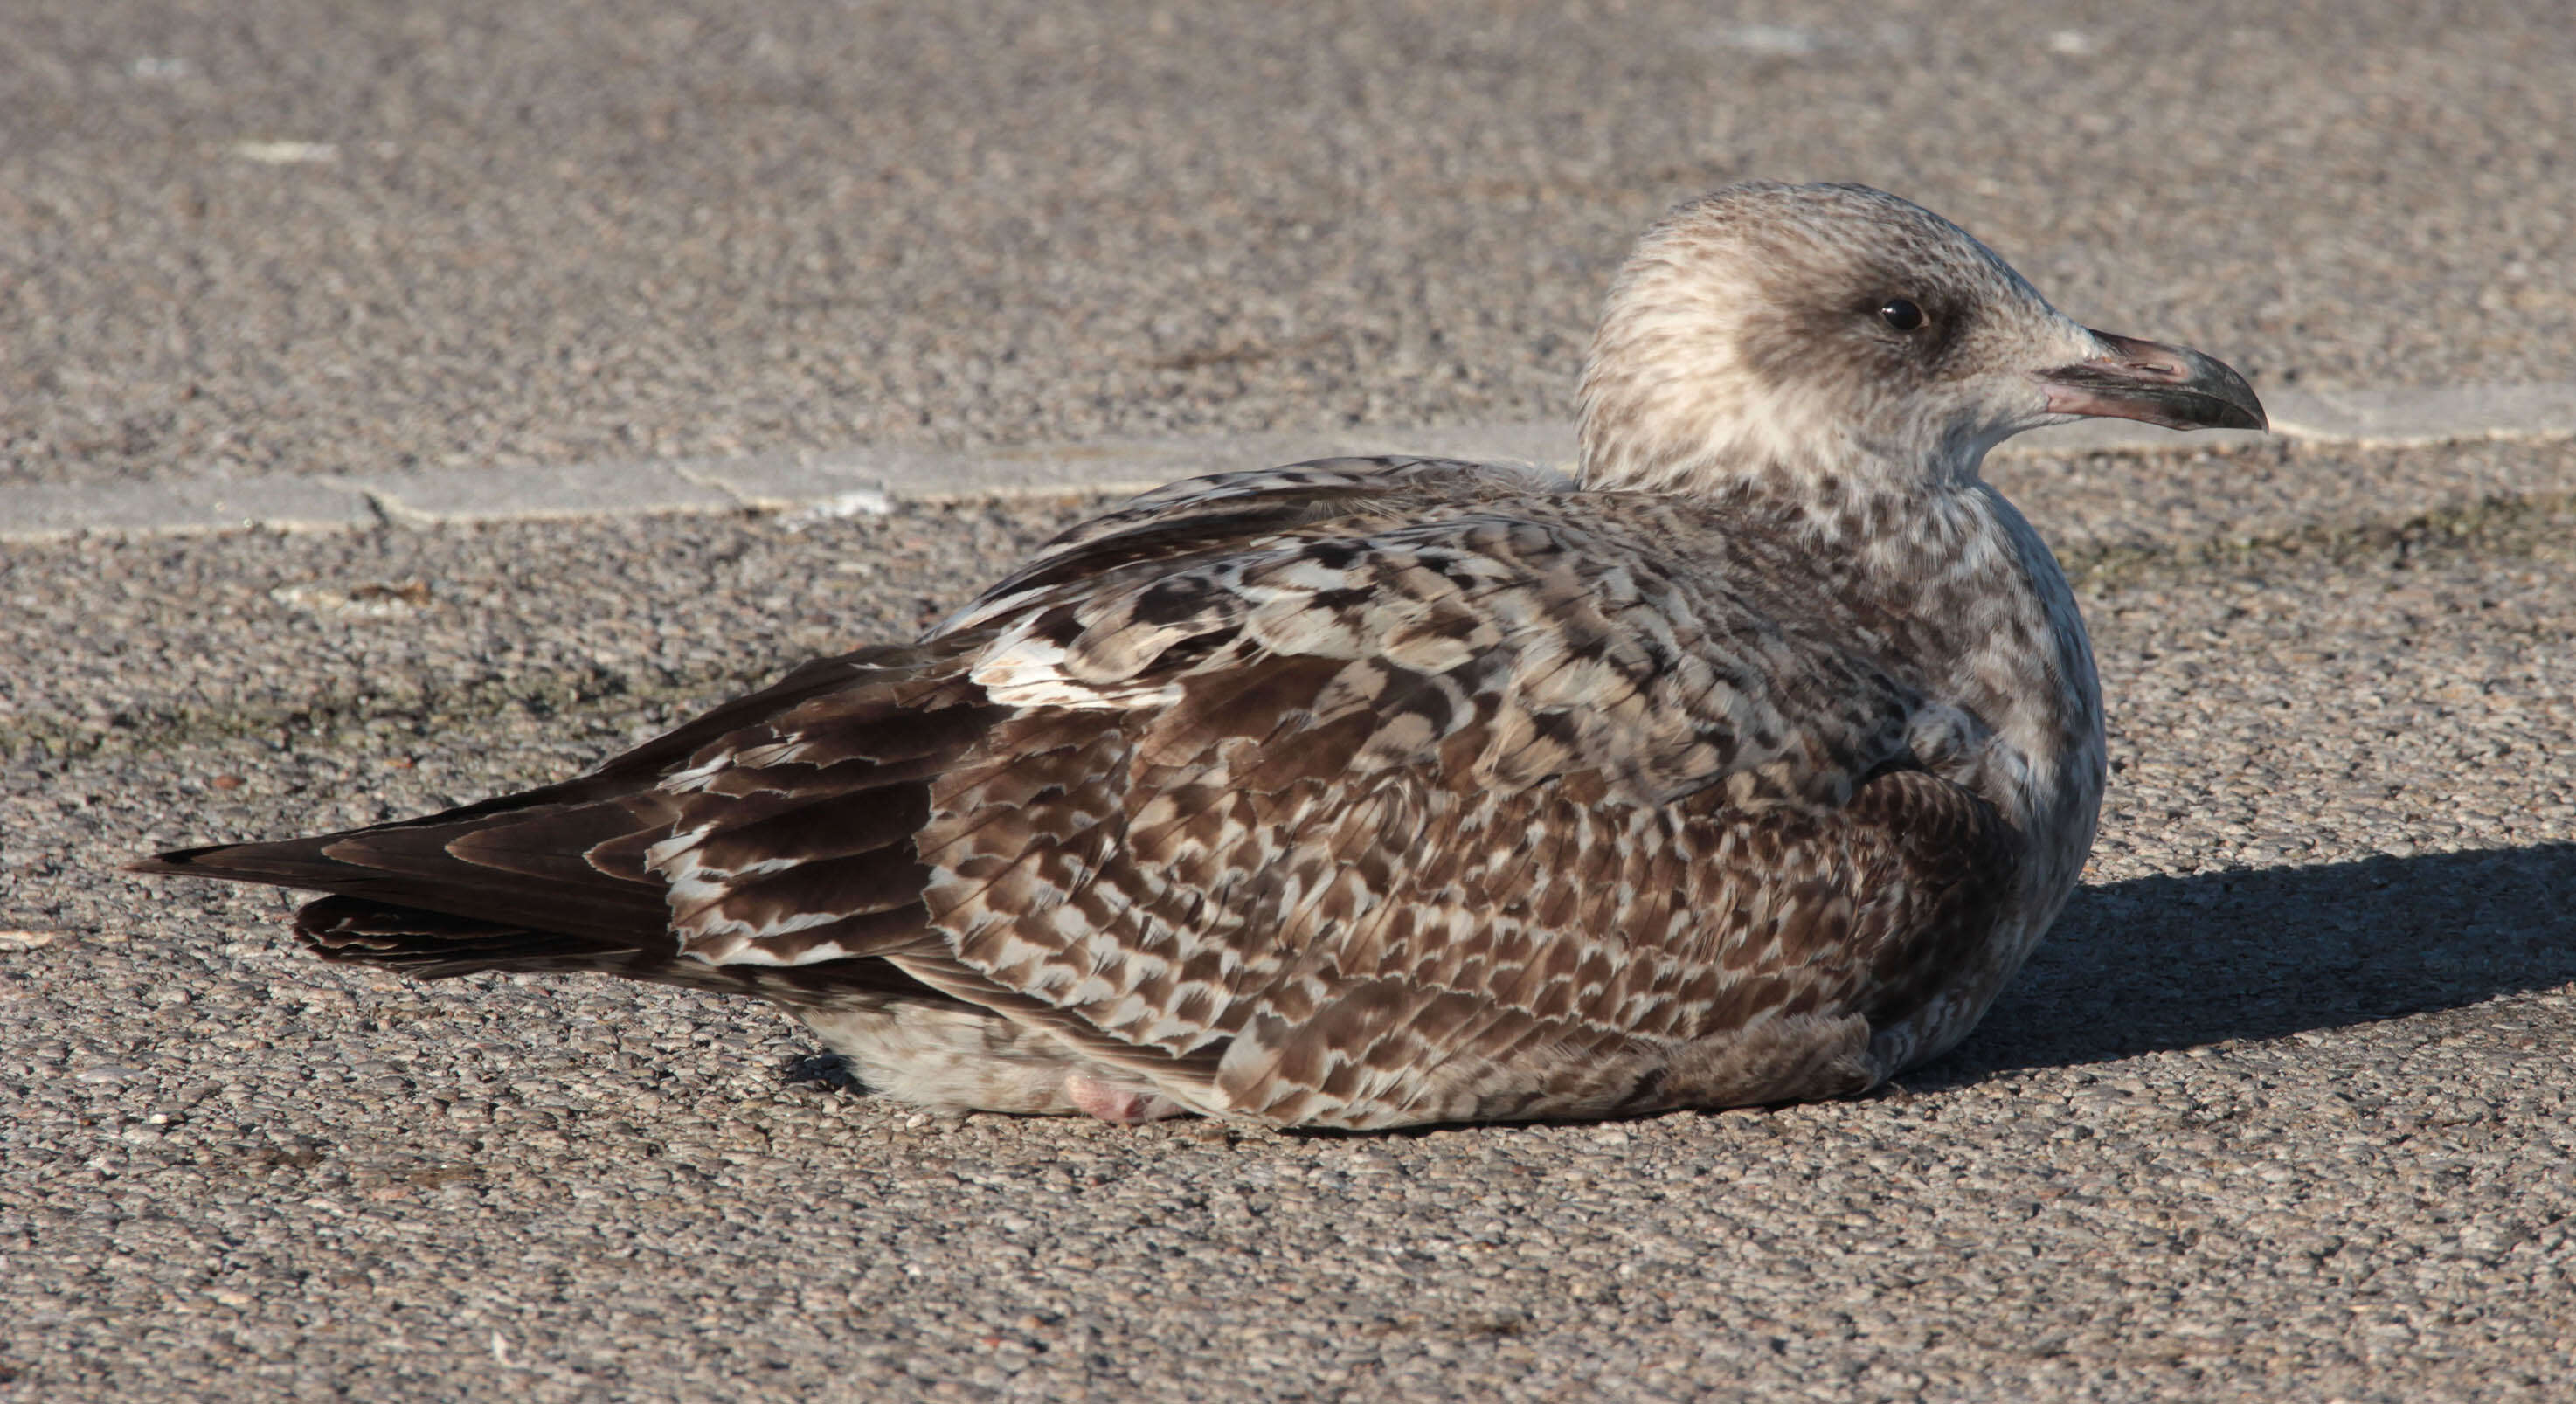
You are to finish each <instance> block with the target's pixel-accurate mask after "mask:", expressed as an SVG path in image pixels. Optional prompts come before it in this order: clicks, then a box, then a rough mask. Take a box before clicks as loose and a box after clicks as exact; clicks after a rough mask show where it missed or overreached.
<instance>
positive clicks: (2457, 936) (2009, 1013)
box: [1905, 844, 2576, 1089]
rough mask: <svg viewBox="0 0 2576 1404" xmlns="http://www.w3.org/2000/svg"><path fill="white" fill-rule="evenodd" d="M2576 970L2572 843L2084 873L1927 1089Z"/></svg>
mask: <svg viewBox="0 0 2576 1404" xmlns="http://www.w3.org/2000/svg"><path fill="white" fill-rule="evenodd" d="M2571 982H2576V844H2543V845H2540V846H2537V847H2532V848H2509V849H2491V850H2485V851H2479V852H2469V853H2444V854H2436V855H2431V856H2426V857H2420V858H2389V857H2381V858H2371V859H2366V860H2363V861H2361V862H2355V863H2328V864H2320V865H2318V866H2316V867H2308V868H2272V869H2258V870H2246V871H2236V872H2222V873H2204V874H2200V875H2197V876H2192V877H2153V878H2139V879H2136V880H2133V881H2129V882H2115V883H2106V884H2103V885H2100V886H2092V887H2085V888H2081V889H2079V890H2078V891H2077V892H2076V894H2075V896H2074V898H2073V899H2072V900H2071V901H2069V902H2068V903H2067V907H2066V912H2065V914H2064V915H2063V916H2061V917H2060V918H2059V919H2058V923H2057V926H2056V928H2055V930H2054V931H2052V932H2051V933H2050V935H2049V937H2048V939H2047V940H2046V941H2044V942H2042V943H2041V945H2040V948H2039V950H2038V952H2037V953H2036V954H2034V955H2033V956H2032V957H2031V962H2030V965H2029V967H2028V968H2027V969H2026V970H2025V971H2024V972H2023V974H2022V976H2021V978H2020V979H2018V980H2016V981H2014V982H2013V984H2012V986H2011V987H2010V988H2008V989H2007V990H2006V991H2005V992H2004V994H2003V996H2002V997H2001V998H2000V999H1998V1000H1997V1001H1996V1002H1995V1007H1994V1009H1993V1011H1992V1012H1991V1013H1989V1014H1988V1015H1987V1016H1986V1019H1985V1022H1984V1024H1983V1025H1981V1026H1980V1027H1979V1029H1978V1030H1977V1032H1976V1033H1975V1034H1974V1035H1972V1036H1971V1037H1970V1038H1969V1039H1968V1041H1967V1042H1966V1043H1964V1044H1962V1045H1960V1047H1959V1050H1958V1051H1957V1052H1956V1053H1954V1054H1952V1055H1951V1056H1949V1057H1947V1058H1944V1059H1942V1060H1940V1061H1939V1062H1937V1063H1935V1064H1932V1065H1931V1066H1929V1067H1926V1068H1924V1069H1922V1070H1921V1071H1920V1072H1917V1073H1915V1074H1913V1075H1912V1076H1909V1077H1907V1078H1906V1079H1905V1082H1906V1084H1907V1085H1908V1086H1910V1087H1913V1088H1916V1089H1927V1088H1929V1087H1933V1086H1938V1085H1946V1084H1956V1083H1959V1082H1966V1081H1973V1080H1975V1079H1977V1078H1979V1077H1983V1076H1986V1075H1989V1074H1992V1073H1997V1072H2008V1071H2011V1070H2014V1069H2018V1068H2038V1067H2065V1066H2073V1065H2080V1064H2084V1063H2095V1062H2104V1061H2108V1060H2111V1059H2115V1058H2123V1057H2128V1056H2131V1055H2133V1054H2139V1053H2151V1052H2156V1051H2159V1050H2163V1049H2173V1048H2192V1047H2199V1046H2202V1045H2205V1044H2213V1043H2225V1042H2227V1041H2229V1040H2232V1039H2267V1038H2279V1037H2283V1036H2286V1035H2289V1034H2295V1033H2300V1032H2304V1031H2307V1030H2311V1029H2332V1028H2341V1027H2345V1026H2348V1025H2353V1024H2364V1023H2371V1022H2375V1021H2378V1020H2381V1019H2391V1018H2396V1017H2399V1016H2401V1015H2407V1014H2417V1013H2422V1012H2425V1011H2428V1010H2437V1009H2454V1008H2458V1007H2460V1006H2462V1005H2468V1004H2475V1003H2478V1002H2480V1001H2483V1000H2487V999H2492V998H2494V997H2496V996H2498V995H2505V994H2513V993H2517V992H2520V991H2525V990H2541V989H2551V988H2555V987H2558V986H2562V985H2566V984H2569V983H2571Z"/></svg>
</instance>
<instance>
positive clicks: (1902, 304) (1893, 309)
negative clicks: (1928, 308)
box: [1878, 297, 1923, 332]
mask: <svg viewBox="0 0 2576 1404" xmlns="http://www.w3.org/2000/svg"><path fill="white" fill-rule="evenodd" d="M1878 318H1879V320H1880V321H1882V322H1885V323H1887V324H1888V325H1889V326H1891V327H1894V328H1896V329H1897V330H1898V331H1901V332H1910V331H1920V330H1922V328H1923V309H1922V308H1920V307H1917V306H1915V305H1914V300H1913V299H1912V298H1904V297H1891V298H1889V299H1888V300H1887V301H1885V302H1882V303H1880V304H1879V305H1878Z"/></svg>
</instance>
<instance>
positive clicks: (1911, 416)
mask: <svg viewBox="0 0 2576 1404" xmlns="http://www.w3.org/2000/svg"><path fill="white" fill-rule="evenodd" d="M1582 409H1583V460H1582V478H1583V481H1584V483H1585V484H1586V485H1587V486H1591V487H1599V488H1644V489H1655V490H1663V491H1712V490H1719V489H1723V488H1724V487H1726V486H1727V485H1728V484H1729V483H1730V482H1734V481H1743V480H1747V479H1751V478H1755V477H1761V476H1765V475H1772V474H1777V473H1780V472H1783V471H1785V472H1787V473H1789V474H1791V475H1793V476H1795V477H1799V478H1812V477H1816V476H1820V475H1830V476H1833V477H1836V478H1839V479H1842V480H1843V481H1845V482H1848V483H1850V484H1851V485H1852V486H1862V485H1863V480H1874V481H1870V482H1869V484H1868V485H1871V486H1876V487H1880V488H1886V489H1896V490H1905V489H1927V488H1930V487H1933V486H1936V485H1939V484H1943V483H1959V482H1966V481H1969V480H1972V479H1973V478H1974V477H1975V475H1976V472H1977V466H1978V463H1979V462H1980V461H1981V460H1982V459H1983V458H1984V457H1985V453H1986V450H1988V449H1990V448H1992V447H1994V445H1996V444H1997V443H2000V442H2001V441H2003V440H2004V439H2006V438H2009V437H2011V436H2012V435H2014V434H2018V433H2020V432H2021V431H2022V430H2025V429H2035V428H2038V427H2040V426H2042V425H2047V424H2063V423H2067V422H2069V421H2072V420H2075V419H2080V418H2086V417H2095V416H2102V417H2113V418H2121V419H2136V420H2143V421H2145V422H2147V423H2150V424H2160V425H2163V426H2165V427H2167V428H2173V429H2204V428H2226V429H2262V428H2266V427H2268V426H2267V423H2266V421H2265V419H2264V415H2263V406H2262V404H2261V402H2260V401H2258V400H2257V399H2256V398H2255V396H2254V392H2253V390H2252V388H2250V387H2249V386H2247V385H2246V383H2245V379H2244V377H2242V376H2240V375H2238V374H2237V373H2236V372H2235V371H2233V370H2230V369H2229V368H2228V367H2226V366H2225V365H2222V364H2220V363H2219V362H2218V361H2216V360H2213V359H2211V358H2210V357H2207V356H2204V355H2202V354H2200V353H2199V352H2197V351H2193V350H2189V349H2187V348H2184V347H2179V346H2167V345H2163V344H2160V343H2157V342H2152V341H2140V340H2136V339H2134V338H2130V337H2125V336H2114V335H2111V334H2109V333H2106V332H2098V331H2093V330H2091V329H2089V328H2087V327H2085V326H2083V325H2081V324H2080V323H2078V322H2076V321H2075V320H2073V319H2072V318H2070V317H2068V316H2066V315H2065V314H2064V313H2062V312H2059V311H2058V310H2057V309H2056V308H2054V307H2052V306H2050V305H2049V303H2048V299H2046V298H2044V297H2042V296H2040V295H2039V293H2038V291H2037V290H2036V289H2034V288H2032V287H2031V285H2030V284H2029V283H2028V282H2027V281H2025V280H2024V279H2023V278H2022V276H2021V275H2020V274H2018V273H2016V272H2014V271H2013V270H2012V267H2011V266H2010V265H2009V264H2006V263H2005V262H2004V261H2003V260H2002V259H2000V258H1998V257H1996V256H1995V254H1994V252H1993V251H1992V250H1990V249H1988V248H1987V247H1986V246H1985V245H1983V244H1981V243H1978V242H1977V241H1976V240H1975V239H1974V238H1972V237H1970V236H1969V234H1968V233H1967V232H1966V231H1965V230H1962V229H1960V228H1959V227H1958V226H1957V225H1955V224H1952V223H1950V222H1949V221H1948V220H1946V219H1943V218H1941V217H1940V216H1939V215H1936V214H1934V213H1932V212H1931V211H1929V210H1926V209H1924V208H1923V207H1921V206H1919V205H1916V204H1913V203H1911V202H1910V201H1906V200H1901V199H1899V198H1897V197H1896V196H1893V195H1890V194H1887V193H1886V192H1884V191H1880V190H1872V189H1870V188H1868V187H1867V186H1860V185H1781V184H1777V183H1774V182H1769V181H1751V182H1747V183H1744V184H1741V185H1732V186H1728V187H1727V188H1725V189H1723V190H1720V191H1717V192H1716V193H1714V194H1712V195H1708V196H1706V197H1704V198H1702V199H1699V200H1695V201H1692V202H1691V203H1689V204H1687V205H1684V206H1682V207H1681V208H1680V209H1677V210H1675V211H1674V212H1673V213H1672V214H1671V215H1669V216H1667V217H1666V218H1665V219H1664V220H1663V222H1662V223H1660V224H1658V225H1656V226H1655V227H1654V228H1653V229H1651V230H1649V231H1647V233H1646V236H1645V237H1644V238H1643V239H1641V240H1640V241H1638V244H1637V248H1636V251H1635V252H1634V253H1632V254H1630V255H1629V257H1628V261H1627V264H1626V265H1625V266H1624V267H1622V268H1621V269H1620V271H1619V276H1618V279H1617V280H1616V281H1615V282H1614V283H1613V284H1612V286H1611V290H1610V297H1609V303H1608V306H1607V307H1606V309H1605V310H1604V312H1603V314H1602V319H1601V327H1600V330H1599V332H1598V333H1597V334H1596V335H1595V336H1594V337H1593V341H1592V352H1591V356H1590V358H1589V360H1588V362H1587V363H1586V366H1585V369H1584V376H1583V392H1582Z"/></svg>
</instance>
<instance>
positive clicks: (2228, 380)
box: [2044, 332, 2272, 433]
mask: <svg viewBox="0 0 2576 1404" xmlns="http://www.w3.org/2000/svg"><path fill="white" fill-rule="evenodd" d="M2094 335H2096V336H2098V337H2100V338H2101V339H2102V341H2103V343H2104V344H2105V345H2106V346H2108V347H2109V348H2110V349H2111V352H2112V354H2111V355H2109V356H2107V357H2104V358H2103V359H2101V360H2095V361H2086V362H2082V363H2080V364H2077V365H2071V366H2065V367H2061V368H2060V369H2058V370H2056V371H2053V372H2051V373H2049V374H2048V375H2047V376H2046V377H2044V379H2045V380H2046V381H2047V382H2048V385H2049V389H2050V407H2051V408H2052V409H2056V410H2058V411H2059V412H2061V413H2067V414H2079V415H2087V416H2094V417H2100V418H2109V419H2136V420H2142V421H2144V422H2146V423H2149V424H2158V425H2162V426H2164V427H2165V428H2168V429H2180V430H2192V429H2250V430H2254V431H2256V432H2258V433H2260V432H2269V431H2270V429H2271V427H2272V418H2271V415H2270V414H2268V413H2267V412H2265V410H2264V408H2263V401H2262V400H2261V399H2260V398H2259V397H2257V396H2256V395H2255V393H2254V387H2253V386H2251V385H2248V384H2246V383H2245V377H2244V376H2242V375H2239V374H2237V373H2236V370H2235V368H2233V367H2231V366H2229V365H2228V364H2227V363H2226V362H2224V361H2221V360H2219V359H2217V358H2216V357H2214V356H2205V355H2202V354H2201V353H2200V352H2198V351H2194V350H2192V349H2190V348H2189V347H2185V346H2167V345H2164V344H2162V343H2160V342H2153V341H2141V340H2138V339H2137V338H2135V337H2126V336H2118V335H2114V334H2112V333H2109V332H2095V333H2094Z"/></svg>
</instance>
